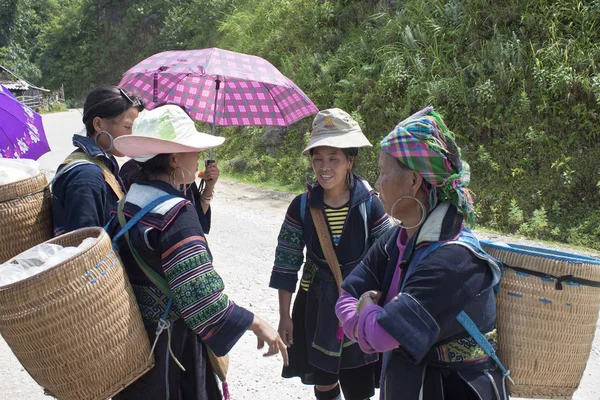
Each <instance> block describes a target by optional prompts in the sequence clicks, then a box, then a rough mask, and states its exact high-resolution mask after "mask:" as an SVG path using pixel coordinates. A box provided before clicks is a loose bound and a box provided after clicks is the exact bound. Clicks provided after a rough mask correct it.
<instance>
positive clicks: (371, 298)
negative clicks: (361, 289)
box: [356, 292, 375, 317]
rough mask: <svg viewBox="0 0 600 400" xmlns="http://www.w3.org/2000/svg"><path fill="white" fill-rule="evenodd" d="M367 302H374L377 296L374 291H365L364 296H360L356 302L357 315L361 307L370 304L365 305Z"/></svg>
mask: <svg viewBox="0 0 600 400" xmlns="http://www.w3.org/2000/svg"><path fill="white" fill-rule="evenodd" d="M365 302H367V303H369V302H370V304H374V302H375V297H374V295H373V293H372V292H365V293H363V294H362V296H360V298H359V299H358V301H357V302H356V316H357V317H358V316H359V315H360V312H361V309H362V308H364V307H366V306H368V305H369V304H366V305H364V304H365ZM361 305H362V307H361Z"/></svg>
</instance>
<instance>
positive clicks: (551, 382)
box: [482, 242, 600, 399]
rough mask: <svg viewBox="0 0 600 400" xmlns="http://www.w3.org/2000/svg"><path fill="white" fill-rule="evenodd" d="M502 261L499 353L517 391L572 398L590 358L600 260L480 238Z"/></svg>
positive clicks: (517, 394)
mask: <svg viewBox="0 0 600 400" xmlns="http://www.w3.org/2000/svg"><path fill="white" fill-rule="evenodd" d="M482 245H483V248H484V249H485V251H487V252H488V253H489V254H490V255H491V256H493V257H495V258H496V259H498V260H499V261H501V262H502V263H503V264H504V266H505V270H504V277H503V278H502V281H501V283H500V292H499V293H498V296H497V311H498V335H499V342H500V348H499V355H500V359H501V361H502V362H503V363H504V364H505V365H506V367H507V368H508V369H510V371H511V375H512V377H513V379H514V381H515V383H516V385H509V391H510V393H511V395H513V396H515V397H527V398H544V399H571V398H572V396H573V393H574V392H575V390H576V389H577V387H578V386H579V382H580V381H581V378H582V375H583V372H584V370H585V366H586V363H587V361H588V358H589V355H590V351H591V347H592V342H593V339H594V333H595V331H596V323H597V320H598V312H599V310H600V287H597V286H598V285H600V260H599V259H595V258H591V257H585V256H578V255H574V254H568V253H563V252H559V251H552V250H547V249H543V248H537V247H530V246H520V245H514V244H510V245H507V244H500V243H490V242H482Z"/></svg>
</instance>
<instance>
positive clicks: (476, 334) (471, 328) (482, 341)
mask: <svg viewBox="0 0 600 400" xmlns="http://www.w3.org/2000/svg"><path fill="white" fill-rule="evenodd" d="M456 320H457V321H458V322H459V323H460V324H461V325H462V326H463V328H465V330H466V331H467V332H468V333H469V335H471V337H472V338H473V339H475V341H476V342H477V344H478V345H479V346H480V347H481V348H482V349H483V351H485V354H487V355H488V356H489V357H490V358H491V359H492V360H494V362H495V363H496V364H497V365H498V368H500V370H501V371H502V374H503V375H504V377H506V378H508V380H509V381H511V383H512V384H513V385H514V384H515V381H513V379H512V378H511V376H510V371H509V370H507V369H506V367H505V366H504V364H502V362H501V361H500V359H499V358H498V356H497V355H496V350H494V347H493V346H492V345H491V344H490V342H488V341H487V339H486V338H485V336H484V335H483V333H481V331H480V330H479V328H478V327H477V325H475V322H473V320H472V319H471V317H469V316H468V315H467V313H466V312H464V311H461V312H460V313H459V314H458V315H457V316H456Z"/></svg>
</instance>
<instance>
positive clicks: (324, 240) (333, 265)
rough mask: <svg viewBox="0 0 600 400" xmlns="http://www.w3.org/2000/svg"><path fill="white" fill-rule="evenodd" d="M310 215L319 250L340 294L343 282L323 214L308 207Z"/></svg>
mask: <svg viewBox="0 0 600 400" xmlns="http://www.w3.org/2000/svg"><path fill="white" fill-rule="evenodd" d="M310 213H311V215H312V219H313V222H314V224H315V228H316V230H317V236H319V243H320V244H321V249H322V250H323V254H325V259H326V260H327V265H329V269H331V273H332V274H333V277H334V278H335V283H336V284H337V287H338V292H339V293H340V294H341V293H342V281H343V277H342V270H341V269H340V263H339V262H338V259H337V256H336V255H335V250H334V249H333V243H332V242H331V235H330V234H329V229H327V223H326V222H325V214H324V213H323V211H322V210H320V209H318V208H314V207H310Z"/></svg>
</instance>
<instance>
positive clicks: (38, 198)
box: [0, 173, 52, 263]
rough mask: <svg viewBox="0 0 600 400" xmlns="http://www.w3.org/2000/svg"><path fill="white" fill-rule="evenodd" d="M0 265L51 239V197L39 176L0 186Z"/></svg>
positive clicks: (46, 184)
mask: <svg viewBox="0 0 600 400" xmlns="http://www.w3.org/2000/svg"><path fill="white" fill-rule="evenodd" d="M0 221H2V223H1V224H0V263H3V262H5V261H7V260H10V259H11V258H13V257H14V256H16V255H17V254H20V253H22V252H23V251H25V250H27V249H29V248H31V247H33V246H36V245H38V244H40V243H43V242H45V241H46V240H49V239H50V238H52V197H51V194H50V189H49V187H48V181H47V180H46V176H45V175H44V174H43V173H40V174H38V175H37V176H35V177H33V178H30V179H24V180H22V181H18V182H13V183H10V184H8V185H2V186H0Z"/></svg>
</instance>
